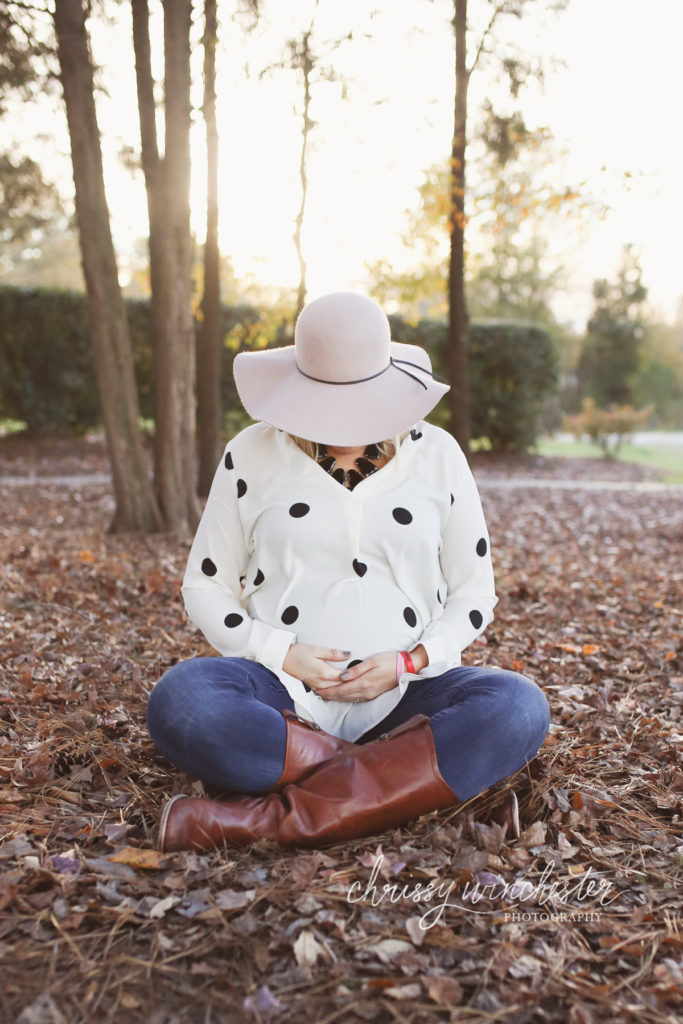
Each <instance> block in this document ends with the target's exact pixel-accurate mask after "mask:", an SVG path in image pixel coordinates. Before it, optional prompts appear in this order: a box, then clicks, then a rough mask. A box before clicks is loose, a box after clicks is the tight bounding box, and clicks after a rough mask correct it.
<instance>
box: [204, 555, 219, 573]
mask: <svg viewBox="0 0 683 1024" xmlns="http://www.w3.org/2000/svg"><path fill="white" fill-rule="evenodd" d="M202 572H203V573H204V575H205V576H215V575H216V573H217V572H218V569H217V568H216V565H215V563H214V562H212V561H211V559H210V558H205V559H204V561H203V562H202Z"/></svg>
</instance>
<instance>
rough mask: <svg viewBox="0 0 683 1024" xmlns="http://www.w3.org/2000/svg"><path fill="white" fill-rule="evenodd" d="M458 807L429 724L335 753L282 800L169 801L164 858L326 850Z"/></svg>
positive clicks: (417, 723)
mask: <svg viewBox="0 0 683 1024" xmlns="http://www.w3.org/2000/svg"><path fill="white" fill-rule="evenodd" d="M455 803H459V798H458V797H457V796H456V794H455V793H454V792H453V791H452V790H451V789H450V787H449V786H448V785H447V784H446V782H445V781H444V779H443V778H442V776H441V773H440V772H439V767H438V764H437V760H436V751H435V749H434V737H433V735H432V730H431V726H430V723H429V718H428V716H427V715H414V716H413V717H412V718H411V719H410V720H409V721H407V722H404V724H403V725H399V726H398V727H397V728H396V729H392V731H391V732H389V733H385V735H384V736H382V737H380V738H379V739H377V740H373V741H372V742H371V743H367V744H364V745H362V746H356V748H355V750H353V751H352V752H350V753H346V752H341V753H339V754H335V755H334V757H331V758H330V759H329V760H328V761H324V762H323V763H322V764H321V765H319V766H318V767H317V768H315V769H314V770H313V771H312V772H311V774H310V775H308V776H307V777H306V778H305V779H302V780H301V781H300V782H299V783H297V784H293V785H290V786H287V787H286V788H285V790H284V791H283V792H282V793H281V794H280V793H269V794H267V795H266V796H257V797H243V798H242V799H240V800H231V801H227V802H220V801H217V800H206V799H203V798H200V797H188V798H178V797H175V798H174V799H173V800H171V801H170V802H169V803H168V804H167V805H166V807H165V808H164V812H163V815H162V818H161V825H160V830H159V847H160V849H162V850H164V851H172V850H204V849H207V848H210V847H219V846H222V845H223V844H228V845H232V846H246V845H248V844H250V843H253V842H255V841H256V840H257V839H268V840H270V841H271V842H275V843H279V844H280V845H282V846H309V847H310V846H313V847H315V846H325V845H328V844H329V843H336V842H339V841H340V840H344V839H358V838H360V837H362V836H368V835H373V834H374V833H377V832H382V831H383V830H384V829H387V828H391V827H393V826H396V825H403V824H405V823H406V822H408V821H412V820H413V819H414V818H418V817H419V816H420V815H422V814H426V813H427V812H428V811H435V810H441V809H442V808H443V807H450V806H451V805H453V804H455Z"/></svg>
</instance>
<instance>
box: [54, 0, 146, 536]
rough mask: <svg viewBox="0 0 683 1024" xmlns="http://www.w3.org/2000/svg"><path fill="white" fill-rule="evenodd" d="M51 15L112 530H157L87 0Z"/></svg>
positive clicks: (63, 0)
mask: <svg viewBox="0 0 683 1024" xmlns="http://www.w3.org/2000/svg"><path fill="white" fill-rule="evenodd" d="M53 19H54V25H55V32H56V34H57V44H58V53H59V64H60V78H61V82H62V87H63V90H64V101H65V104H66V114H67V121H68V126H69V136H70V140H71V161H72V166H73V178H74V186H75V192H76V220H77V223H78V234H79V240H80V247H81V257H82V261H83V273H84V276H85V282H86V288H87V293H88V311H89V320H90V332H91V336H92V341H93V349H94V360H95V372H96V376H97V385H98V391H99V395H100V404H101V408H102V419H103V422H104V429H105V435H106V439H107V448H108V451H109V458H110V461H111V467H112V477H113V483H114V496H115V499H116V511H115V513H114V517H113V520H112V522H111V524H110V527H109V529H110V531H112V532H113V531H144V532H152V531H154V530H156V529H159V527H160V525H161V522H160V517H159V510H158V508H157V504H156V501H155V498H154V492H153V488H152V483H151V480H150V479H149V476H148V472H147V465H146V459H145V452H144V446H143V441H142V434H141V432H140V425H139V410H138V400H137V388H136V382H135V373H134V370H133V354H132V347H131V341H130V332H129V329H128V321H127V319H126V311H125V307H124V304H123V298H122V296H121V289H120V287H119V280H118V271H117V266H116V257H115V254H114V246H113V243H112V237H111V227H110V222H109V210H108V208H107V200H106V196H105V191H104V175H103V170H102V153H101V149H100V136H99V129H98V125H97V114H96V110H95V101H94V94H93V72H92V63H91V60H90V53H89V49H88V36H87V32H86V27H85V11H84V8H83V2H82V0H56V2H55V9H54V14H53Z"/></svg>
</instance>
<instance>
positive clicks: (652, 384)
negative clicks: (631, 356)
mask: <svg viewBox="0 0 683 1024" xmlns="http://www.w3.org/2000/svg"><path fill="white" fill-rule="evenodd" d="M632 387H633V399H634V403H635V404H636V405H637V406H640V405H647V404H648V403H650V404H652V405H653V406H654V413H653V425H655V426H657V427H660V428H665V429H669V430H682V429H683V322H682V321H679V322H678V323H676V324H674V325H668V324H652V325H649V324H648V326H647V327H646V329H645V338H644V340H643V344H642V347H641V350H640V363H639V366H638V370H637V372H636V374H635V376H634V378H633V385H632Z"/></svg>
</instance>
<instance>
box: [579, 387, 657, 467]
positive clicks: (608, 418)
mask: <svg viewBox="0 0 683 1024" xmlns="http://www.w3.org/2000/svg"><path fill="white" fill-rule="evenodd" d="M651 415H652V406H651V405H647V406H645V407H644V408H643V409H634V408H633V407H632V406H630V405H622V406H618V407H617V408H614V409H600V408H599V407H598V406H597V405H596V404H595V401H594V400H593V399H592V398H584V400H583V403H582V408H581V412H580V413H577V415H576V416H566V417H565V429H566V430H568V431H570V433H572V434H573V435H574V437H576V438H577V440H580V439H581V438H582V437H589V438H590V439H591V441H592V442H593V444H597V446H598V447H599V448H600V450H601V451H602V452H603V453H604V454H605V455H616V454H617V452H618V451H619V449H620V448H621V446H622V445H623V443H624V441H625V440H626V438H627V437H628V436H629V435H630V434H633V433H634V431H636V430H637V429H638V427H642V426H643V425H644V424H645V423H646V422H647V421H648V419H649V418H650V416H651Z"/></svg>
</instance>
